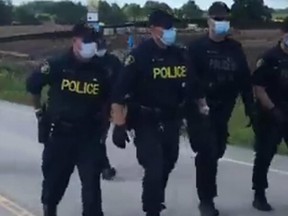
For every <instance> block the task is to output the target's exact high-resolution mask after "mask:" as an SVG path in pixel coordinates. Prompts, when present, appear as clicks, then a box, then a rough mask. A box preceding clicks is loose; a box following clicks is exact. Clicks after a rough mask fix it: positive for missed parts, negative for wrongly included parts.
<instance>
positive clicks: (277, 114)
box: [269, 107, 287, 124]
mask: <svg viewBox="0 0 288 216" xmlns="http://www.w3.org/2000/svg"><path fill="white" fill-rule="evenodd" d="M269 112H270V115H271V117H272V118H273V120H275V121H276V122H277V123H278V124H283V123H284V122H286V120H287V119H286V116H285V113H284V112H283V111H282V110H281V109H279V108H277V107H274V108H272V109H271V110H269Z"/></svg>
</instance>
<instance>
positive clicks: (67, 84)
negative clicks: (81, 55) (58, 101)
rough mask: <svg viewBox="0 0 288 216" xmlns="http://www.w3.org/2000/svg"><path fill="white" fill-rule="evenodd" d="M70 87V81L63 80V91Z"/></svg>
mask: <svg viewBox="0 0 288 216" xmlns="http://www.w3.org/2000/svg"><path fill="white" fill-rule="evenodd" d="M68 87H69V80H67V79H63V80H62V84H61V90H64V89H65V88H68Z"/></svg>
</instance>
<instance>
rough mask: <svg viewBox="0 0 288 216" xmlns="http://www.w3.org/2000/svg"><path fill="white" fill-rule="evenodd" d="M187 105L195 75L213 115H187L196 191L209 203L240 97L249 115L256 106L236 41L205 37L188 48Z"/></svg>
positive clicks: (239, 45) (248, 75)
mask: <svg viewBox="0 0 288 216" xmlns="http://www.w3.org/2000/svg"><path fill="white" fill-rule="evenodd" d="M188 49H189V62H188V79H187V90H188V98H187V102H188V104H189V101H192V99H190V97H191V96H193V91H191V90H190V89H193V82H192V81H193V80H194V79H195V78H193V79H192V81H191V79H190V78H189V74H196V75H197V77H198V79H199V80H200V81H201V88H202V90H203V92H204V93H205V97H206V99H207V103H208V106H209V107H210V114H209V116H208V118H205V119H203V116H201V115H199V113H197V112H194V111H193V110H195V108H194V107H193V105H191V106H190V109H191V111H190V112H189V113H188V116H187V118H188V132H189V135H190V142H191V146H192V149H193V150H194V151H195V152H197V156H196V168H197V179H196V180H197V181H196V184H197V189H198V195H199V198H200V201H202V202H205V201H207V200H208V201H210V200H213V198H214V197H215V196H216V195H217V185H216V174H217V160H218V159H219V158H221V157H222V156H223V155H224V152H225V149H226V143H227V137H228V121H229V119H230V117H231V113H232V111H233V108H234V105H235V102H236V99H237V97H238V95H239V94H241V95H242V98H243V100H244V103H245V108H246V113H247V114H249V113H250V110H251V107H252V104H253V94H252V87H251V81H250V70H249V68H248V64H247V61H246V58H245V55H244V53H243V50H242V48H241V44H240V43H238V42H236V41H235V40H233V39H228V38H227V39H225V40H224V41H222V42H214V41H212V40H211V39H210V38H209V37H208V36H204V37H202V38H200V39H198V40H196V41H194V42H192V43H191V44H190V45H189V48H188Z"/></svg>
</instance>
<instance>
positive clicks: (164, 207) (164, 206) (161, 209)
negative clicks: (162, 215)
mask: <svg viewBox="0 0 288 216" xmlns="http://www.w3.org/2000/svg"><path fill="white" fill-rule="evenodd" d="M166 209H167V207H166V205H165V203H164V202H163V203H161V205H160V211H161V212H162V211H165V210H166Z"/></svg>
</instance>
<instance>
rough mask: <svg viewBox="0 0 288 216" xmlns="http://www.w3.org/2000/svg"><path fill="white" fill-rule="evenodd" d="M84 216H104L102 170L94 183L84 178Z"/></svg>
mask: <svg viewBox="0 0 288 216" xmlns="http://www.w3.org/2000/svg"><path fill="white" fill-rule="evenodd" d="M82 202H83V216H102V215H103V211H102V192H101V184H100V172H98V173H97V177H95V179H94V182H93V183H88V182H85V181H83V180H82Z"/></svg>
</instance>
